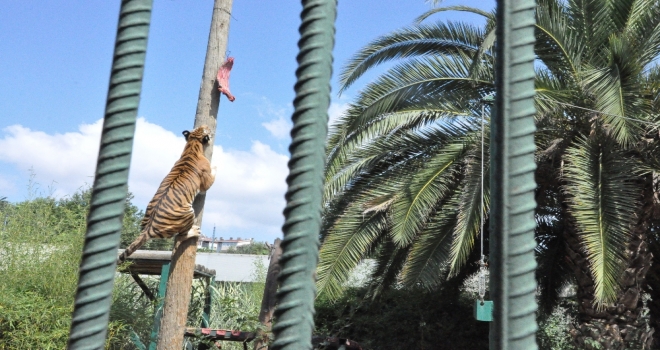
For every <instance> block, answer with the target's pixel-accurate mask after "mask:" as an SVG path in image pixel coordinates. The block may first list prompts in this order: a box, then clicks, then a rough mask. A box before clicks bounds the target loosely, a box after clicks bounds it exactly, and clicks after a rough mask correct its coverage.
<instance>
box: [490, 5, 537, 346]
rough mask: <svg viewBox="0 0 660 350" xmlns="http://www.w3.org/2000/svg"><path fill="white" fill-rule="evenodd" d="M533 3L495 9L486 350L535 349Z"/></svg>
mask: <svg viewBox="0 0 660 350" xmlns="http://www.w3.org/2000/svg"><path fill="white" fill-rule="evenodd" d="M534 7H535V2H534V0H498V1H497V52H496V54H497V56H496V58H497V63H496V88H497V96H496V97H497V98H496V106H495V112H494V115H493V117H492V121H493V123H492V129H491V152H492V153H491V154H492V158H491V163H492V164H491V169H492V171H491V200H492V206H491V227H490V232H492V233H491V234H492V235H493V236H491V237H492V239H491V240H490V242H491V262H492V264H491V272H492V274H491V279H490V281H491V289H490V290H491V295H492V297H493V299H494V304H495V309H494V322H493V323H492V325H491V332H490V349H491V350H495V349H497V350H518V349H519V350H533V349H537V348H538V347H537V345H536V337H535V334H536V329H537V326H536V314H535V312H536V309H537V307H536V300H535V292H536V280H535V277H534V271H535V269H536V261H535V259H534V248H535V247H536V242H535V240H534V227H535V221H534V209H535V208H536V202H535V200H534V189H535V188H536V183H535V181H534V170H535V169H536V164H535V163H534V150H535V146H534V132H535V130H536V128H535V125H534V112H535V110H534V101H533V99H534V21H535V18H534Z"/></svg>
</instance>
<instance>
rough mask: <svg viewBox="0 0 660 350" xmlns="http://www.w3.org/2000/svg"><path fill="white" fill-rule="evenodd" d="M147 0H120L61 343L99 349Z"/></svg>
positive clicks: (148, 8) (123, 194) (140, 66)
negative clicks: (70, 314) (90, 186)
mask: <svg viewBox="0 0 660 350" xmlns="http://www.w3.org/2000/svg"><path fill="white" fill-rule="evenodd" d="M151 5H152V0H123V1H122V2H121V8H120V11H119V23H118V25H117V37H116V39H115V50H114V55H113V61H112V70H111V73H110V84H109V88H108V96H107V100H106V107H105V116H104V118H103V131H102V132H101V144H100V148H99V156H98V160H97V163H96V176H95V177H94V187H93V189H92V198H91V201H90V210H89V215H88V216H87V232H86V233H85V245H84V247H83V252H82V259H81V261H80V271H79V278H78V289H77V290H76V297H75V301H74V307H73V317H72V319H71V329H70V331H69V341H68V346H67V348H68V349H70V350H78V349H103V348H104V346H105V338H106V335H107V332H108V331H107V329H108V321H109V317H110V304H111V302H112V286H113V284H114V278H115V270H116V263H115V262H116V260H117V248H119V238H120V235H121V228H122V218H123V216H124V205H125V201H126V194H127V192H128V185H127V184H128V168H129V165H130V163H131V151H132V148H133V135H134V134H135V120H136V117H137V109H138V105H139V102H140V91H141V89H142V73H143V71H144V59H145V56H146V50H147V36H148V33H149V23H150V21H151Z"/></svg>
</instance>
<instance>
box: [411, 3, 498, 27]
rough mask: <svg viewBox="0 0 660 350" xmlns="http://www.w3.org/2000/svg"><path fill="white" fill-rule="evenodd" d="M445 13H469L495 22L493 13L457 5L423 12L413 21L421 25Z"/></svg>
mask: <svg viewBox="0 0 660 350" xmlns="http://www.w3.org/2000/svg"><path fill="white" fill-rule="evenodd" d="M447 11H458V12H469V13H474V14H476V15H481V16H483V17H485V18H487V19H489V20H493V21H494V20H495V13H493V12H487V11H484V10H482V9H478V8H476V7H471V6H462V5H458V6H445V7H436V8H433V9H430V10H428V11H426V12H424V14H422V15H421V16H419V17H417V18H416V19H415V22H416V23H422V22H423V21H424V20H426V19H427V18H429V17H431V16H433V15H434V14H436V13H440V12H447Z"/></svg>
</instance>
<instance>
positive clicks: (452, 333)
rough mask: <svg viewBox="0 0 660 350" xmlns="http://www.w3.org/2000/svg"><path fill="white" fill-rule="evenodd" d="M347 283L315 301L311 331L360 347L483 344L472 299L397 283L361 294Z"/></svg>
mask: <svg viewBox="0 0 660 350" xmlns="http://www.w3.org/2000/svg"><path fill="white" fill-rule="evenodd" d="M365 294H366V289H364V288H360V289H356V288H351V289H348V290H347V291H346V293H345V294H344V295H343V296H342V297H341V298H340V299H339V300H336V301H330V300H328V299H324V298H322V297H321V298H319V299H317V301H316V316H315V321H316V327H317V328H316V333H317V334H319V335H335V336H340V337H344V338H348V339H351V340H355V341H357V342H358V343H360V345H361V346H362V348H363V349H365V350H367V349H428V350H430V349H448V350H449V349H451V350H462V349H466V350H467V349H470V350H477V349H488V328H489V324H488V323H485V322H478V321H476V320H475V319H474V317H473V311H472V303H473V302H474V300H469V299H466V298H458V297H456V295H457V294H455V293H450V292H446V291H440V292H428V291H426V290H423V289H401V290H396V289H394V290H388V291H385V292H383V293H382V294H381V295H380V296H379V297H377V298H376V299H374V300H372V299H365V298H364V296H365Z"/></svg>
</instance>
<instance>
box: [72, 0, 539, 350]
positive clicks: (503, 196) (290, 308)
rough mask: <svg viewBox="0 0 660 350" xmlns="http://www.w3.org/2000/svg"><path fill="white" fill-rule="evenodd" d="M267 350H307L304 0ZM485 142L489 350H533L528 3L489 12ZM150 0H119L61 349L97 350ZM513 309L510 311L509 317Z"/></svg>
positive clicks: (310, 183) (312, 220)
mask: <svg viewBox="0 0 660 350" xmlns="http://www.w3.org/2000/svg"><path fill="white" fill-rule="evenodd" d="M302 3H303V11H302V14H301V19H302V24H301V26H300V34H301V39H300V41H299V43H298V46H299V48H300V52H299V54H298V63H299V67H298V69H297V71H296V76H297V78H298V81H297V83H296V85H295V90H296V97H295V100H294V107H295V110H294V113H293V117H292V119H293V130H292V131H291V136H292V144H291V146H290V152H291V160H290V161H289V171H290V173H289V176H288V178H287V183H288V185H289V188H288V191H287V194H286V200H287V205H286V208H285V210H284V214H285V217H286V221H285V223H284V226H283V231H284V240H283V242H282V247H283V255H282V258H281V263H282V273H281V275H280V283H281V287H280V291H279V293H278V298H279V305H278V309H277V311H276V313H275V314H276V316H277V318H278V322H277V323H276V325H275V327H274V328H273V331H274V333H275V337H276V339H275V341H274V343H273V345H272V348H273V349H296V350H298V349H311V334H312V331H313V328H314V321H313V314H314V297H315V286H314V272H315V269H316V264H317V261H318V244H319V242H318V234H319V231H320V223H321V200H322V188H323V180H322V179H323V177H322V174H323V168H324V161H325V152H324V148H325V139H326V134H327V121H328V115H327V110H328V107H329V103H330V77H331V71H332V48H333V45H334V21H335V17H336V0H305V1H302ZM497 4H498V6H497V26H498V27H497V42H498V45H497V57H498V60H497V66H496V76H497V81H496V85H497V100H496V106H495V108H494V110H495V111H494V115H493V118H492V121H493V125H492V131H491V133H492V135H491V152H492V158H491V163H492V164H491V167H492V169H493V171H492V172H491V184H492V197H491V198H492V203H493V204H492V209H491V232H493V236H492V239H491V243H490V244H491V260H492V261H491V262H492V263H491V268H492V274H491V276H492V277H493V278H492V279H491V293H492V296H493V299H494V302H495V320H494V322H493V326H492V328H491V342H490V348H491V349H498V350H504V349H506V350H508V349H524V350H529V349H536V348H537V346H536V340H535V336H534V334H535V330H536V320H535V315H534V313H535V310H536V302H535V300H534V293H535V289H536V282H535V280H534V269H535V262H534V254H533V250H534V247H535V241H534V236H533V232H534V217H533V214H534V208H535V202H534V197H533V194H534V188H535V184H534V178H533V176H534V170H535V165H534V131H535V129H534V117H533V116H534V105H533V94H534V85H533V82H534V66H533V59H534V53H533V44H534V1H533V0H498V2H497ZM151 5H152V0H123V1H122V4H121V10H120V15H119V24H118V29H117V39H116V43H115V51H114V56H113V64H112V73H111V77H110V87H109V91H108V98H107V103H106V112H105V118H104V123H103V132H102V136H101V147H100V151H99V157H98V163H97V170H96V177H95V179H94V187H93V191H92V199H91V209H90V213H89V216H88V227H87V232H86V235H85V245H84V248H83V256H82V262H81V265H80V278H79V281H78V289H77V291H76V298H75V305H74V311H73V319H72V323H71V331H70V335H69V345H68V347H69V349H102V348H103V347H104V343H105V337H106V333H107V326H108V316H109V308H110V302H111V296H112V286H113V278H114V274H115V268H116V266H115V261H116V257H117V248H118V245H119V238H120V232H121V222H122V216H123V209H124V201H125V198H126V194H127V181H128V168H129V164H130V160H131V149H132V145H133V135H134V132H135V120H136V116H137V108H138V103H139V99H140V90H141V86H142V74H143V70H144V58H145V53H146V44H147V34H148V30H149V22H150V17H151ZM514 306H515V307H514Z"/></svg>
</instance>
